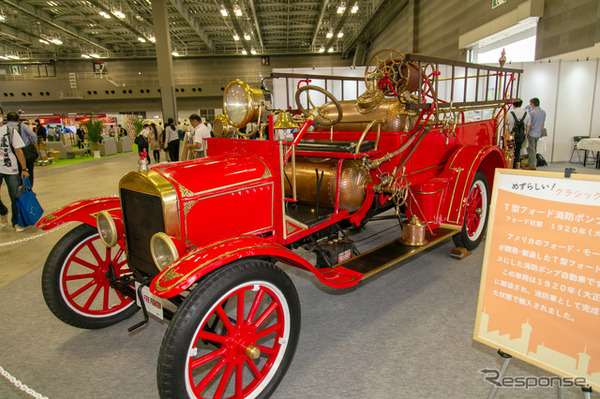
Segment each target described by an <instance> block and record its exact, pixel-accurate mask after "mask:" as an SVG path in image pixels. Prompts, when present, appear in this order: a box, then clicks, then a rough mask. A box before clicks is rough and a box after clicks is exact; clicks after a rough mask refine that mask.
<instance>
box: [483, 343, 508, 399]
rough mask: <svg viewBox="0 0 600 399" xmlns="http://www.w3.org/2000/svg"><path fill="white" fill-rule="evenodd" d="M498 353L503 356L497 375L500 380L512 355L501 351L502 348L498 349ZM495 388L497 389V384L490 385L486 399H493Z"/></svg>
mask: <svg viewBox="0 0 600 399" xmlns="http://www.w3.org/2000/svg"><path fill="white" fill-rule="evenodd" d="M498 354H499V355H500V357H502V358H504V362H502V367H500V375H499V376H498V379H500V380H501V379H502V377H504V373H505V372H506V369H507V368H508V363H509V362H510V359H512V356H511V355H509V354H508V353H504V352H503V351H502V349H498ZM497 390H498V386H497V385H494V386H493V387H492V389H491V390H490V394H489V395H488V399H493V398H494V396H495V395H496V391H497Z"/></svg>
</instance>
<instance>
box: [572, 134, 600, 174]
mask: <svg viewBox="0 0 600 399" xmlns="http://www.w3.org/2000/svg"><path fill="white" fill-rule="evenodd" d="M575 148H577V149H578V150H584V151H585V156H584V157H583V166H585V161H586V160H587V154H588V151H592V152H595V153H596V168H600V139H581V140H579V142H578V143H577V146H576V147H575Z"/></svg>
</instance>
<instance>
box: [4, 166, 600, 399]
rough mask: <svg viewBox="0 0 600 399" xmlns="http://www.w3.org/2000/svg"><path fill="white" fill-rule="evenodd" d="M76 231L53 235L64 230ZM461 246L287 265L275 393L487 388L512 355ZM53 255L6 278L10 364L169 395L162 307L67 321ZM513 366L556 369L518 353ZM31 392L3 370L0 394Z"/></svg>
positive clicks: (372, 394) (9, 398)
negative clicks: (52, 286) (361, 266)
mask: <svg viewBox="0 0 600 399" xmlns="http://www.w3.org/2000/svg"><path fill="white" fill-rule="evenodd" d="M111 162H113V161H111ZM129 162H131V161H129ZM131 163H132V164H133V162H131ZM108 167H109V165H108V164H107V165H106V168H108ZM128 167H129V168H131V167H130V166H128ZM63 173H67V172H66V170H65V171H64V172H63ZM67 177H68V176H67ZM115 180H116V181H118V180H117V178H116V177H115ZM111 184H113V185H114V183H111ZM42 188H43V186H42ZM106 194H108V195H110V194H112V191H109V192H108V193H106ZM75 195H76V196H78V197H77V198H83V196H81V195H79V193H75ZM57 201H58V200H57ZM66 231H67V230H66V229H63V230H61V232H57V233H52V234H49V235H47V236H44V237H43V240H44V241H50V240H52V241H54V242H55V241H56V240H58V239H59V238H60V236H61V235H62V234H64V233H65V232H66ZM6 234H7V235H10V234H9V233H6ZM13 234H14V233H13ZM373 234H376V235H375V236H373ZM397 234H398V231H397V228H396V227H394V223H393V222H392V221H376V222H371V223H369V224H368V225H367V226H366V228H365V229H363V230H362V231H360V232H359V233H358V234H357V235H355V236H354V238H355V239H356V240H357V241H359V240H361V239H364V238H365V237H368V238H367V239H366V240H365V241H363V243H362V244H361V245H360V249H362V250H365V249H366V247H367V246H373V245H377V244H379V243H383V242H387V241H389V240H391V239H392V238H394V236H396V235H397ZM10 237H14V236H13V235H10ZM39 240H41V239H39ZM32 242H37V241H35V240H32ZM20 245H23V246H24V247H23V248H27V247H26V246H25V245H26V244H20ZM40 246H41V247H43V248H44V250H45V251H47V250H48V245H46V244H44V245H41V244H40ZM40 246H37V248H39V247H40ZM452 247H453V245H452V243H451V241H450V242H446V243H443V244H441V245H439V246H437V247H435V248H433V249H431V250H428V251H426V252H424V253H421V254H420V255H419V256H417V257H415V258H413V259H411V260H410V261H409V262H406V263H405V264H403V265H402V266H396V267H392V268H390V269H387V270H386V271H384V272H382V273H380V274H377V275H375V276H374V277H372V278H371V279H368V280H366V281H365V282H363V283H361V284H360V285H359V286H358V287H355V288H353V289H348V290H335V289H331V288H328V287H325V286H324V285H323V284H321V283H319V282H318V280H317V279H316V278H315V277H314V276H312V275H311V274H308V273H306V272H303V271H301V270H297V269H294V268H291V267H285V266H282V267H283V268H284V269H285V270H286V271H287V272H288V273H289V274H290V275H291V277H292V280H293V281H294V284H295V285H296V287H297V289H298V293H299V296H300V300H301V305H302V330H301V334H300V342H299V345H298V349H297V352H296V356H295V358H294V360H293V362H292V365H291V367H290V369H289V370H288V372H287V374H286V376H285V377H284V379H283V381H282V383H281V384H280V386H279V388H278V389H277V391H276V392H275V394H274V395H273V398H278V399H284V398H285V399H288V398H292V399H295V398H298V399H300V398H303V399H304V398H315V399H317V398H353V399H354V398H356V399H358V398H373V399H380V398H381V399H387V398H420V397H426V398H485V397H487V395H488V393H489V392H490V389H491V385H490V384H489V383H488V382H486V381H485V380H484V375H483V374H482V373H481V372H480V370H482V369H485V368H488V369H499V368H500V366H501V364H502V359H501V358H500V357H499V356H498V355H497V354H496V349H495V348H490V347H487V346H484V345H482V344H480V343H477V342H475V341H473V339H472V335H473V325H474V320H475V310H476V305H477V297H478V290H479V280H480V274H481V265H482V260H483V253H484V246H483V245H481V246H480V247H479V248H478V249H477V250H475V251H474V252H473V254H472V255H471V256H469V257H467V258H466V259H464V260H457V259H453V258H451V257H450V250H451V249H452ZM20 248H21V247H20ZM33 248H36V247H33ZM0 250H3V248H0ZM3 251H5V250H3ZM6 253H7V252H4V254H3V255H2V258H3V259H2V263H3V264H4V265H6V263H5V262H7V261H11V262H16V264H18V262H20V259H12V258H11V259H8V260H7V259H6V256H5V255H6ZM11 253H12V252H11ZM42 262H43V260H36V263H32V264H28V267H30V269H29V270H31V271H28V272H27V273H25V274H24V275H23V276H22V277H19V278H17V279H15V280H14V281H12V282H10V283H9V284H7V285H6V286H4V287H3V288H1V289H0V303H1V304H2V306H0V337H1V341H0V342H1V344H0V366H1V367H2V368H4V369H5V370H6V371H7V372H9V373H11V374H12V375H14V376H15V377H16V378H18V379H19V380H21V381H22V382H23V383H24V384H26V385H28V386H29V387H30V388H32V389H33V390H35V391H37V392H39V393H41V394H42V395H45V396H47V397H49V398H52V399H61V398H65V399H67V398H69V399H70V398H74V399H75V398H77V399H78V398H140V399H142V398H149V399H152V398H158V393H157V388H156V362H157V355H158V351H159V347H160V344H161V340H162V337H163V335H164V333H165V330H166V326H167V324H166V322H159V321H157V320H154V319H153V320H151V321H150V323H149V324H148V325H147V326H146V327H144V328H143V329H140V330H138V331H136V332H134V333H131V334H130V333H128V332H127V327H129V326H131V325H132V324H134V323H136V322H137V321H139V320H141V314H139V313H138V314H136V315H135V316H134V317H133V318H131V319H129V320H127V321H125V322H122V323H120V324H117V325H115V326H111V327H109V328H106V329H103V330H97V331H87V330H81V329H77V328H74V327H71V326H69V325H66V324H64V323H62V322H61V321H59V320H58V319H56V318H55V317H54V315H52V314H51V313H50V311H49V310H48V309H47V307H46V305H45V303H44V300H43V298H42V293H41V288H40V276H41V266H42ZM3 267H4V266H3ZM507 375H508V376H547V375H550V374H548V373H547V372H545V371H543V370H541V369H539V368H537V367H535V366H531V365H529V364H527V363H525V362H522V361H519V360H517V359H513V360H512V361H511V363H510V366H509V368H508V371H507ZM582 396H583V395H582V393H581V391H580V390H578V389H565V390H564V391H563V398H581V397H582ZM29 397H30V396H29V395H27V394H26V393H24V392H21V391H19V390H18V389H17V388H15V387H14V385H13V384H11V383H10V382H9V381H8V380H7V379H5V378H2V377H0V398H2V399H13V398H21V399H22V398H29ZM553 397H557V391H556V389H547V388H537V389H529V390H525V389H505V388H503V389H500V390H499V391H498V393H497V394H496V398H528V399H530V398H553ZM592 397H593V398H600V395H598V393H593V394H592Z"/></svg>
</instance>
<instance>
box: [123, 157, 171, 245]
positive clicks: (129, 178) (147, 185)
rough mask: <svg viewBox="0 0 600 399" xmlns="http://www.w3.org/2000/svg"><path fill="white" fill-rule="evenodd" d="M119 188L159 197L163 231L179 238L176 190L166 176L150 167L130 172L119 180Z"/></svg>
mask: <svg viewBox="0 0 600 399" xmlns="http://www.w3.org/2000/svg"><path fill="white" fill-rule="evenodd" d="M121 189H126V190H130V191H135V192H138V193H142V194H148V195H153V196H155V197H159V198H160V199H161V202H162V209H163V218H164V221H165V230H166V231H165V233H167V234H168V235H170V236H172V237H175V238H177V239H179V240H181V223H180V220H179V212H178V197H177V191H176V190H175V187H173V185H172V184H171V183H170V182H169V181H168V180H167V179H166V178H164V177H163V176H161V175H160V174H159V173H158V172H156V171H154V170H152V169H149V170H146V171H135V172H130V173H128V174H126V175H125V176H124V177H123V178H122V179H121V181H120V182H119V192H120V190H121Z"/></svg>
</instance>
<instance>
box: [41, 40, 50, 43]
mask: <svg viewBox="0 0 600 399" xmlns="http://www.w3.org/2000/svg"><path fill="white" fill-rule="evenodd" d="M40 43H44V44H50V42H49V41H48V40H46V39H40Z"/></svg>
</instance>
